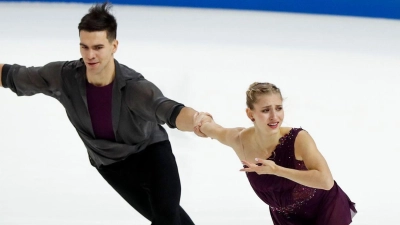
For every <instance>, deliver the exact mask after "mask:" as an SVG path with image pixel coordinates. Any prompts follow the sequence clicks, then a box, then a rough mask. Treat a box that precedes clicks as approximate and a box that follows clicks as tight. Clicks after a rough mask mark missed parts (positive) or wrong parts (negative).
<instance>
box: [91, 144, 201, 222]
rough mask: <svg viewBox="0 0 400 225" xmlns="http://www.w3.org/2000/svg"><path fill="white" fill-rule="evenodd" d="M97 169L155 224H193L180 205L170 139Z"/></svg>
mask: <svg viewBox="0 0 400 225" xmlns="http://www.w3.org/2000/svg"><path fill="white" fill-rule="evenodd" d="M98 171H99V173H100V174H101V175H102V176H103V178H104V179H105V180H106V181H107V182H108V183H109V184H110V185H111V186H112V187H113V188H114V189H115V190H116V191H117V192H118V193H119V194H120V195H121V196H122V197H123V198H124V199H125V200H126V201H127V202H128V203H129V204H130V205H131V206H132V207H133V208H135V209H136V210H137V211H138V212H139V213H140V214H142V215H143V216H144V217H146V218H147V219H148V220H150V221H152V223H151V224H152V225H192V224H194V223H193V222H192V220H191V219H190V217H189V216H188V215H187V214H186V212H185V211H184V210H183V208H182V207H181V206H180V205H179V201H180V197H181V183H180V178H179V173H178V167H177V165H176V161H175V156H174V155H173V153H172V149H171V144H170V142H169V141H162V142H158V143H155V144H152V145H150V146H148V147H147V148H146V149H145V150H143V151H141V152H139V153H137V154H133V155H131V156H129V157H128V158H127V159H126V160H124V161H121V162H117V163H114V164H112V165H109V166H101V167H100V168H99V169H98Z"/></svg>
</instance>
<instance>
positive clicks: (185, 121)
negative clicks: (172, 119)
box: [176, 107, 211, 137]
mask: <svg viewBox="0 0 400 225" xmlns="http://www.w3.org/2000/svg"><path fill="white" fill-rule="evenodd" d="M196 113H197V111H196V110H194V109H192V108H190V107H183V108H182V110H181V111H180V113H179V115H178V116H177V118H176V127H177V128H178V129H179V130H181V131H193V132H194V133H195V134H196V135H198V136H200V137H206V135H204V134H203V133H201V131H200V130H198V129H195V127H196V126H199V125H201V123H204V122H206V121H207V122H209V121H211V116H210V115H209V114H208V115H209V116H207V117H203V119H202V120H201V121H200V124H195V116H196Z"/></svg>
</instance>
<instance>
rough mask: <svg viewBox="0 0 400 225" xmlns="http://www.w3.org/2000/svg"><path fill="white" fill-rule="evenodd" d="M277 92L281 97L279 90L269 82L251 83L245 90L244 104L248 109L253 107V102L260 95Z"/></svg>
mask: <svg viewBox="0 0 400 225" xmlns="http://www.w3.org/2000/svg"><path fill="white" fill-rule="evenodd" d="M267 94H279V95H280V96H281V98H282V94H281V90H280V89H279V88H278V87H277V86H276V85H275V84H271V83H259V82H254V83H252V84H251V85H250V86H249V88H248V89H247V91H246V105H247V107H249V108H250V109H253V108H254V103H256V102H257V98H258V97H259V96H260V95H267Z"/></svg>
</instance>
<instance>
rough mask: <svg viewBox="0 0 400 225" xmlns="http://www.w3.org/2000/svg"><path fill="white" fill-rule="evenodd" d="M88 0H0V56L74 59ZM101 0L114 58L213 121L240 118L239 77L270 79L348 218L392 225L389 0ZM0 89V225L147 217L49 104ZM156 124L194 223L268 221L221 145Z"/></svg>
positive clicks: (393, 70) (394, 157)
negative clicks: (107, 9)
mask: <svg viewBox="0 0 400 225" xmlns="http://www.w3.org/2000/svg"><path fill="white" fill-rule="evenodd" d="M93 3H95V2H92V1H79V2H77V1H74V2H72V1H63V2H59V1H57V2H53V1H46V2H45V1H43V2H36V1H29V2H27V1H14V2H9V1H0V18H1V20H0V25H1V29H2V31H1V35H0V44H1V50H0V62H1V63H8V64H13V63H17V64H21V65H26V66H41V65H44V64H46V63H48V62H52V61H66V60H75V59H79V58H80V53H79V37H78V29H77V26H78V23H79V21H80V19H81V17H82V16H83V15H84V14H86V13H87V11H88V9H89V8H90V6H91V5H92V4H93ZM111 3H113V4H114V8H113V10H112V12H113V13H114V15H115V16H116V18H117V21H118V35H117V39H118V40H119V43H120V44H119V49H118V51H117V53H116V55H115V57H116V59H117V60H118V61H119V62H120V63H122V64H125V65H127V66H129V67H131V68H133V69H135V70H136V71H138V72H140V73H142V74H143V75H144V76H145V78H147V79H148V80H150V81H152V82H154V83H155V84H156V85H157V86H158V87H159V88H160V89H161V90H162V91H163V93H164V95H166V96H167V97H169V98H171V99H174V100H176V101H180V102H182V103H184V104H185V105H187V106H191V107H193V108H195V109H197V110H199V111H207V112H210V113H212V114H213V116H214V119H215V120H216V121H217V122H218V123H220V124H221V125H223V126H225V127H237V126H240V127H247V126H251V125H252V124H251V121H249V120H248V118H247V116H246V114H245V108H246V105H245V91H246V90H247V87H248V86H249V85H250V84H251V83H252V82H255V81H258V82H272V83H274V84H276V85H277V86H278V87H280V88H281V90H282V94H283V97H284V98H285V101H284V108H285V116H286V117H285V121H284V123H283V125H284V126H290V127H302V128H303V129H305V130H307V131H308V132H310V134H311V135H312V136H313V137H314V139H315V141H316V143H317V146H318V147H319V150H320V151H321V152H322V154H323V155H324V156H325V158H326V160H327V161H328V164H329V166H330V169H331V171H332V173H333V176H334V178H335V180H336V181H337V182H338V184H339V185H340V186H341V187H342V188H343V189H344V191H345V192H346V193H347V194H348V195H349V197H350V198H351V199H352V201H354V202H356V204H357V205H356V206H357V210H358V214H357V215H356V216H355V218H354V222H353V223H352V224H355V225H377V224H379V225H380V224H400V219H399V217H398V214H399V213H400V210H399V207H398V205H397V204H398V203H399V202H400V196H399V194H398V185H399V183H398V182H397V179H398V178H396V177H398V171H399V168H398V166H397V165H398V164H399V157H400V143H399V142H398V141H397V138H398V136H399V125H400V119H399V114H400V103H399V96H400V90H399V88H398V85H399V83H400V78H399V71H400V55H399V52H400V20H399V19H400V1H388V0H381V1H378V0H374V1H372V0H370V1H368V0H367V1H358V0H357V1H339V0H337V1H313V0H305V1H294V0H287V1H275V0H271V1H265V2H264V1H256V0H253V1H241V2H238V1H189V0H187V1H184V0H180V1H178V0H177V1H167V0H164V1H161V0H160V1H156V0H154V1H144V0H143V1H120V0H117V1H111ZM0 96H1V97H0V98H1V106H0V117H1V118H2V120H1V123H0V124H1V125H0V127H1V129H0V140H1V148H0V149H1V150H0V224H1V225H3V224H4V225H17V224H18V225H28V224H29V225H31V224H32V225H50V224H52V225H53V224H60V225H64V224H65V225H66V224H68V225H69V224H74V225H75V224H76V225H95V224H96V225H98V224H101V225H103V224H113V225H127V224H137V225H142V224H143V225H145V224H150V222H148V221H146V220H145V219H143V218H142V217H141V216H140V215H139V214H138V213H137V212H135V211H134V210H133V209H132V208H131V207H130V206H129V205H128V204H127V203H125V201H124V200H123V199H122V198H121V197H120V196H119V195H118V194H117V193H116V192H115V191H114V190H112V188H111V187H110V186H109V185H108V184H107V183H106V182H105V181H104V180H103V179H102V178H101V176H100V175H98V173H97V172H96V170H95V169H94V168H93V167H91V165H90V164H89V161H88V159H87V153H86V149H85V147H84V146H83V144H82V142H81V140H80V139H79V137H78V135H77V134H76V132H75V130H74V128H73V126H72V125H71V124H70V123H69V121H68V118H67V116H66V114H65V111H64V109H63V107H62V106H61V105H60V104H59V103H58V102H57V101H56V100H54V99H51V98H48V97H45V96H44V95H35V96H32V97H17V96H16V95H15V94H13V93H12V92H11V91H10V90H8V89H0ZM166 129H167V131H168V133H169V135H170V139H171V142H172V145H173V149H174V154H175V156H176V159H177V162H178V166H179V170H180V175H181V182H182V198H181V203H182V206H183V207H184V208H185V210H186V211H187V212H188V213H189V214H190V216H191V217H192V219H193V220H194V222H195V223H196V224H199V225H202V224H204V225H214V224H215V225H217V224H218V225H225V224H226V225H242V224H249V223H257V224H266V225H267V224H272V221H271V219H270V215H269V211H268V206H267V205H265V204H264V203H263V202H262V201H261V200H259V199H258V197H257V196H256V195H255V194H254V192H253V190H252V189H251V187H250V185H249V183H248V181H247V179H246V176H245V174H243V173H242V172H239V169H240V168H241V163H240V162H239V160H238V159H237V157H236V155H235V154H234V152H233V151H232V150H231V149H229V148H228V147H226V146H223V145H221V144H219V143H218V142H217V141H215V140H211V139H203V138H198V137H197V136H195V135H194V134H192V133H183V132H180V131H177V130H172V129H169V128H167V127H166ZM149 166H151V165H149Z"/></svg>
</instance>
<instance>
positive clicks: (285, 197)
mask: <svg viewBox="0 0 400 225" xmlns="http://www.w3.org/2000/svg"><path fill="white" fill-rule="evenodd" d="M301 130H302V129H301V128H292V129H291V130H290V132H289V133H288V134H286V135H284V136H283V137H282V138H280V140H279V144H278V145H277V146H276V148H275V151H274V154H272V157H270V158H268V159H269V160H273V161H274V162H275V163H276V164H277V165H279V166H282V167H285V168H292V169H297V170H307V168H306V166H305V165H304V162H303V161H299V160H296V158H295V154H294V141H295V139H296V137H297V134H298V133H299V132H300V131H301ZM246 175H247V178H248V180H249V182H250V184H251V186H252V188H253V190H254V191H255V192H256V194H257V195H258V197H260V198H261V199H262V200H263V201H264V202H265V203H267V204H268V205H269V206H270V208H271V210H273V211H278V212H281V213H283V214H287V215H289V214H290V213H295V212H296V211H299V210H300V211H301V208H302V206H303V205H304V203H306V202H307V201H310V200H311V199H312V198H313V197H314V196H315V195H316V194H318V191H319V190H317V189H315V188H310V187H306V186H303V185H300V184H298V183H296V182H293V181H291V180H289V179H286V178H282V177H278V176H275V175H266V174H263V175H258V174H257V173H252V172H250V173H246Z"/></svg>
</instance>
